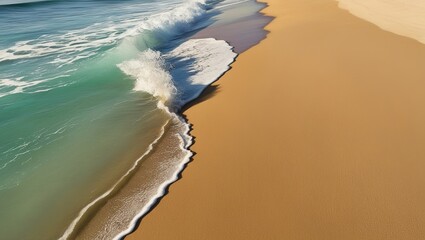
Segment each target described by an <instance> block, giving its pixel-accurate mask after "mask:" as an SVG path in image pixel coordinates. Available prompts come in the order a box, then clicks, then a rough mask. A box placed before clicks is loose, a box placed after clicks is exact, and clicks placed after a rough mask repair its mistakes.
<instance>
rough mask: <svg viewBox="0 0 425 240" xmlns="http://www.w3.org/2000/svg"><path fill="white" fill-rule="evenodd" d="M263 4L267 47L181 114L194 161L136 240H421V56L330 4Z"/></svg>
mask: <svg viewBox="0 0 425 240" xmlns="http://www.w3.org/2000/svg"><path fill="white" fill-rule="evenodd" d="M269 2H270V7H269V8H268V9H269V10H271V12H272V13H275V14H276V16H277V17H278V18H277V19H278V20H276V21H274V22H273V23H272V24H270V25H269V26H268V27H267V29H268V30H271V34H270V35H269V37H268V39H267V41H266V42H264V44H259V45H258V46H257V47H256V48H253V49H251V50H250V51H247V52H246V53H245V54H241V55H240V56H239V58H238V60H237V62H236V63H235V64H234V65H233V67H234V68H233V69H232V71H229V72H228V73H227V74H226V75H225V76H224V77H223V78H222V79H220V80H221V81H218V82H217V83H218V84H220V86H221V90H222V92H221V93H220V94H219V95H217V96H216V97H214V98H211V99H210V101H207V102H205V103H203V104H199V105H196V106H194V107H193V108H190V109H188V110H187V111H186V112H185V114H186V115H187V117H188V119H189V120H190V121H191V123H192V124H193V130H192V132H191V133H192V135H194V136H196V139H197V142H196V144H194V145H193V146H192V147H191V149H192V150H193V151H195V152H196V153H197V155H196V157H195V158H196V160H195V161H193V163H192V164H191V165H190V168H188V169H186V170H185V171H184V172H183V175H184V177H183V181H179V182H177V183H176V184H173V185H172V188H171V189H170V191H171V192H172V194H169V195H168V197H167V198H164V199H163V202H162V203H161V204H160V205H158V206H157V207H156V208H155V209H154V210H153V211H152V212H151V213H150V214H149V215H147V217H146V218H145V219H144V221H143V223H142V226H141V228H139V230H138V231H136V232H135V233H133V234H132V235H130V236H128V239H129V240H134V239H144V240H146V239H155V240H161V239H187V240H191V239H203V240H207V239H244V240H248V239H281V238H282V236H285V237H287V238H288V239H323V240H325V239H326V240H331V239H332V240H334V239H335V240H339V239H394V240H395V239H409V240H410V239H412V240H414V239H419V238H420V237H421V236H424V235H425V232H424V231H425V228H424V227H423V226H425V217H424V216H425V215H424V214H423V213H424V212H425V205H424V202H425V199H424V194H423V189H425V185H424V184H425V179H424V176H423V168H424V162H423V159H424V157H425V150H424V149H423V147H422V146H423V144H422V143H423V141H424V139H425V127H424V125H423V122H425V114H424V113H423V111H422V109H424V107H425V96H424V94H423V89H425V83H424V81H423V79H424V77H425V70H424V69H423V68H422V67H421V66H420V64H417V63H418V62H419V63H420V62H424V61H425V47H424V46H423V45H422V44H420V43H418V42H417V41H414V40H411V39H406V38H405V37H400V36H397V35H394V34H392V33H389V32H385V31H382V30H381V29H379V28H378V27H376V26H375V25H373V24H370V23H368V22H366V21H364V20H361V19H358V18H356V17H354V16H352V15H351V14H349V13H348V12H346V11H342V10H340V9H339V8H338V7H337V3H336V2H335V1H333V0H320V1H297V0H285V1H279V0H269ZM384 43H385V44H384ZM270 59H271V60H270ZM230 79H232V80H233V81H229V80H230ZM223 80H226V81H223ZM215 86H217V84H215ZM270 105H271V106H270ZM207 114H208V115H207ZM214 128H215V129H214ZM216 129H220V130H221V131H217V130H216ZM258 129H261V131H258ZM200 160H202V161H200Z"/></svg>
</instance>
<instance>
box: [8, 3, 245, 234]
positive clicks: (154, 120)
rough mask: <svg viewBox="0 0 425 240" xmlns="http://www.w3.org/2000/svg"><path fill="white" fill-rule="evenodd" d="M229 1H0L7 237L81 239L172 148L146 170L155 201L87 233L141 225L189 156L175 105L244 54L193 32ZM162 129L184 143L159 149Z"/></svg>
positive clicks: (183, 125)
mask: <svg viewBox="0 0 425 240" xmlns="http://www.w3.org/2000/svg"><path fill="white" fill-rule="evenodd" d="M242 2H243V3H244V4H246V2H247V1H242ZM229 3H231V4H230V5H231V6H232V7H235V5H233V3H238V1H235V0H227V1H202V0H161V1H156V0H104V1H99V0H73V1H64V0H63V1H60V0H56V1H55V0H53V1H38V2H35V1H31V2H30V1H12V0H3V1H1V0H0V239H12V240H13V239H20V240H24V239H42V240H44V239H58V238H62V239H67V238H75V237H76V236H77V233H78V232H79V231H81V229H82V228H84V226H85V225H86V223H88V222H90V219H91V218H93V216H94V215H96V211H97V210H98V209H100V208H101V206H102V205H104V204H105V202H106V201H108V199H109V198H110V197H112V195H113V194H114V192H116V191H118V190H119V189H120V188H121V187H123V186H124V185H125V182H126V181H127V179H128V178H130V177H131V176H132V174H133V172H134V171H136V170H137V169H138V168H140V166H139V165H140V162H143V161H145V160H144V158H145V157H146V156H148V155H149V154H150V152H151V151H152V150H153V149H156V150H155V151H156V152H158V151H159V152H161V151H162V148H164V151H165V150H166V151H167V153H168V154H169V156H168V155H166V154H164V155H163V157H162V158H163V159H161V158H160V160H157V163H158V164H157V166H156V168H155V169H154V168H153V167H152V166H147V167H145V168H152V169H148V170H149V171H148V170H146V169H145V170H146V171H148V172H151V173H153V175H152V176H150V177H149V180H147V182H146V183H141V184H145V185H146V186H149V187H150V189H149V191H148V190H146V192H143V195H144V196H146V199H147V200H146V201H145V202H140V204H139V205H137V206H133V208H134V209H133V211H128V212H126V214H124V215H123V216H122V219H118V220H116V221H119V222H122V226H116V227H112V228H116V229H113V230H108V231H107V232H106V230H105V232H104V233H101V234H100V233H99V234H100V235H90V236H91V237H90V238H91V239H95V238H99V239H100V238H108V239H110V238H113V237H115V236H117V235H118V234H119V233H121V232H123V231H127V230H128V228H129V226H131V225H132V224H134V218H135V217H136V215H140V214H141V213H143V211H144V210H143V209H145V210H146V206H148V204H151V201H152V199H153V198H156V197H158V196H159V195H158V191H159V192H161V191H160V190H161V189H160V188H163V187H164V186H163V185H164V183H170V182H172V181H173V179H174V178H175V176H176V174H177V173H178V171H181V166H182V164H184V163H185V162H187V161H188V159H189V158H190V156H191V153H190V152H189V151H188V150H187V148H188V146H189V145H190V143H191V137H190V136H189V135H188V129H189V127H188V124H187V123H186V122H185V120H184V119H182V118H181V117H179V116H178V115H177V114H175V112H176V111H178V109H179V108H180V107H181V106H183V105H184V104H185V103H187V102H188V101H190V100H192V99H193V98H195V97H197V96H198V95H199V94H200V93H201V92H202V90H203V89H204V88H205V86H207V85H208V84H210V83H211V82H212V81H214V80H215V79H216V78H218V77H219V76H220V75H221V74H222V73H223V72H225V71H226V70H228V65H229V64H230V63H231V62H232V61H233V59H234V58H235V56H236V55H235V54H234V53H233V52H232V50H231V49H232V47H231V46H229V45H228V44H227V43H226V42H224V41H218V40H215V39H200V40H196V41H195V40H192V39H190V36H192V35H193V34H194V33H196V32H197V31H198V30H201V29H203V28H205V27H207V26H209V25H211V24H214V23H215V22H216V21H218V20H217V19H218V18H217V16H219V15H220V14H221V12H222V11H224V10H223V9H225V6H227V5H229ZM230 5H229V6H230ZM236 6H237V5H236ZM167 134H168V135H167ZM165 136H174V138H175V139H174V140H169V143H168V147H163V145H161V146H159V145H158V144H157V143H158V141H163V142H164V141H165V140H161V139H163V138H165ZM170 139H172V138H170ZM172 143H175V144H174V145H175V146H173V144H172ZM161 147H162V148H161ZM170 154H171V155H170ZM166 156H167V157H166ZM170 156H173V157H170ZM170 159H172V161H171V160H170ZM162 160H164V161H168V162H167V163H165V162H164V163H162V162H161V163H160V162H158V161H162ZM145 165H146V164H145ZM156 169H160V170H158V171H157V170H156ZM164 169H165V170H164ZM174 180H175V179H174ZM150 181H152V182H150ZM143 191H145V190H143ZM125 207H126V205H124V206H123V208H125ZM110 226H112V225H110ZM24 229H25V230H24ZM99 236H102V237H99ZM83 239H84V238H83Z"/></svg>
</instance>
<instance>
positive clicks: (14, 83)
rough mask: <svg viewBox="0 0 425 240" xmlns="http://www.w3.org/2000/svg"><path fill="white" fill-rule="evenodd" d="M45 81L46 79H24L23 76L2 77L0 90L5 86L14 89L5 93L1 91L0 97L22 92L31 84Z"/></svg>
mask: <svg viewBox="0 0 425 240" xmlns="http://www.w3.org/2000/svg"><path fill="white" fill-rule="evenodd" d="M42 82H45V81H44V80H37V81H22V78H17V79H0V90H2V89H4V88H8V89H9V88H13V89H12V90H8V91H7V92H5V93H0V97H5V96H8V95H11V94H16V93H22V92H24V90H25V89H26V88H29V87H31V86H35V85H37V84H40V83H42Z"/></svg>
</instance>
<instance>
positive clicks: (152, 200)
mask: <svg viewBox="0 0 425 240" xmlns="http://www.w3.org/2000/svg"><path fill="white" fill-rule="evenodd" d="M257 3H258V2H257ZM259 4H260V3H259ZM261 4H262V6H263V8H261V9H260V10H259V11H258V12H257V13H256V14H259V15H258V16H262V17H264V15H263V14H262V13H261V11H262V10H263V9H265V8H266V7H268V5H267V4H264V3H261ZM267 18H268V19H269V21H268V22H267V24H268V23H269V22H270V21H271V20H272V18H271V17H267ZM264 22H265V20H264V19H261V24H260V25H258V26H260V27H261V30H263V32H261V31H260V32H257V35H256V36H252V38H253V39H254V38H255V40H254V41H252V43H251V45H250V46H249V48H252V47H254V46H256V45H257V44H259V43H260V42H261V41H262V40H263V39H265V38H266V35H267V34H268V32H267V31H265V30H264V29H263V28H264V27H265V26H266V25H267V24H264ZM222 29H224V30H225V26H222V27H216V28H215V29H213V30H212V31H210V29H209V27H207V28H206V29H204V30H201V31H200V33H201V34H202V33H203V32H205V35H204V36H201V35H198V34H196V35H194V36H193V37H192V38H190V39H189V40H191V39H192V40H194V39H197V38H198V37H199V36H201V37H206V36H210V37H211V36H216V35H215V34H214V33H217V32H220V30H222ZM259 33H260V34H262V35H260V34H259ZM259 36H260V37H259ZM223 38H225V36H223ZM234 39H235V38H234V37H233V38H232V40H233V41H232V43H233V45H235V44H238V43H237V42H235V41H234ZM223 40H224V41H226V43H227V44H229V41H227V39H223ZM245 44H246V43H245ZM229 45H230V44H229ZM233 47H234V46H232V49H234V48H233ZM243 49H244V51H245V50H247V49H248V48H247V47H246V46H244V48H243ZM234 54H235V55H234V57H233V59H232V61H231V62H230V63H229V64H228V65H227V69H226V70H224V71H222V72H221V73H220V75H219V76H217V77H215V78H214V79H211V80H210V81H209V83H208V84H207V85H205V86H204V88H203V89H201V90H200V91H199V92H198V93H197V94H196V95H194V96H193V97H192V99H190V100H189V101H187V102H186V103H185V104H184V105H183V106H182V107H181V108H180V110H178V111H177V112H176V113H173V112H168V113H169V114H170V116H171V120H170V121H169V122H167V124H166V125H164V126H163V129H162V131H161V134H160V135H159V136H158V138H157V139H156V140H155V141H154V142H153V143H152V144H151V145H150V146H149V151H148V152H146V153H145V154H144V155H143V156H141V157H140V158H139V159H138V160H137V161H136V162H135V164H134V165H133V167H132V168H131V169H130V170H129V171H128V172H127V173H126V175H124V176H123V177H122V178H120V179H119V181H118V182H117V183H116V184H115V185H114V186H113V187H112V188H111V189H110V190H109V191H108V192H106V193H104V194H103V195H102V196H100V197H98V198H97V199H96V200H95V201H93V202H92V203H90V204H89V205H88V206H86V207H85V208H84V209H82V210H81V211H80V214H79V216H78V217H77V218H76V219H75V220H74V221H73V223H72V224H71V226H70V227H69V228H68V229H67V231H66V232H65V233H64V235H63V236H62V237H61V238H60V239H68V238H72V239H73V238H76V239H87V238H89V239H101V238H102V237H101V236H100V235H101V234H100V233H99V229H102V228H103V229H108V228H115V227H117V226H119V225H120V224H122V222H121V221H120V218H117V219H112V220H110V218H111V216H117V215H120V212H119V209H122V208H123V207H124V208H125V207H128V208H131V206H130V205H131V204H133V207H134V206H136V207H137V205H138V204H137V203H138V201H139V202H140V201H144V202H146V201H147V202H148V203H147V204H144V206H143V208H142V209H139V210H138V212H137V213H136V214H135V215H133V217H132V219H131V220H130V219H128V220H129V222H130V224H129V225H128V226H126V227H125V230H124V231H121V232H120V233H119V234H118V235H116V236H115V238H114V239H124V238H125V237H126V236H127V235H129V234H130V233H132V232H133V231H135V230H136V229H137V228H138V227H139V225H140V223H141V221H142V220H143V218H144V217H145V216H146V215H147V214H149V212H150V211H152V210H153V209H154V207H155V206H156V205H157V204H159V202H160V201H161V199H162V198H163V197H165V196H166V195H167V193H168V189H169V188H170V186H171V185H172V184H173V183H174V182H176V181H178V180H180V179H181V178H182V172H183V171H184V170H185V168H186V167H187V165H188V164H189V163H190V162H191V161H192V160H193V156H194V155H195V154H196V153H195V152H193V151H191V149H190V148H191V146H192V145H193V144H194V137H193V136H192V135H190V132H191V130H192V129H193V126H192V125H191V124H190V123H189V121H188V119H187V117H186V116H185V115H184V112H185V111H186V110H187V109H188V108H190V107H191V106H193V105H195V104H197V103H199V102H200V101H202V98H203V97H204V96H205V95H206V94H208V93H207V92H209V90H208V89H209V88H210V87H211V85H212V84H213V83H214V82H216V81H218V80H219V79H220V78H221V77H222V76H223V75H224V74H225V73H226V72H227V71H229V70H230V69H231V65H232V64H233V62H235V61H236V58H237V56H238V55H237V54H236V53H234ZM166 111H168V110H166ZM176 145H179V146H178V147H179V148H180V149H181V150H182V152H181V154H182V155H181V156H179V158H180V159H181V160H180V163H179V165H178V167H177V169H175V170H174V171H173V173H172V174H171V177H169V178H167V179H162V181H161V180H160V181H161V182H162V183H161V185H160V187H159V188H158V189H157V191H156V192H155V194H153V195H151V196H150V197H148V196H142V197H144V198H143V199H141V197H140V196H138V197H137V198H136V197H135V196H136V195H137V194H135V191H136V192H143V191H146V189H143V190H141V188H143V187H146V186H141V185H143V182H147V180H146V179H147V178H148V176H149V174H152V172H148V170H149V169H153V168H155V167H156V168H158V169H161V168H162V167H163V166H162V165H164V166H166V165H167V160H168V161H170V159H171V160H172V159H175V158H176V156H174V153H173V152H172V151H171V152H168V153H167V151H165V152H164V151H160V150H161V149H175V148H176V147H177V146H176ZM164 154H165V155H167V154H170V155H168V156H164ZM148 185H149V184H148ZM98 202H100V203H98ZM95 204H99V205H101V206H97V207H93V205H95ZM139 206H140V205H139ZM92 207H93V209H90V208H92ZM114 211H115V212H114ZM83 215H89V216H83ZM120 217H123V216H120ZM84 218H85V219H84ZM112 218H113V217H112ZM121 228H124V226H121ZM103 229H102V230H103ZM111 231H112V230H111ZM99 234H100V235H99Z"/></svg>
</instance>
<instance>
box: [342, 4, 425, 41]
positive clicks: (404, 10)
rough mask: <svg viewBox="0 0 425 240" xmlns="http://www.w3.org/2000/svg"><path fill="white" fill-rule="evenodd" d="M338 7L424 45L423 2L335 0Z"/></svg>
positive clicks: (424, 10) (424, 5) (424, 20)
mask: <svg viewBox="0 0 425 240" xmlns="http://www.w3.org/2000/svg"><path fill="white" fill-rule="evenodd" d="M337 1H338V2H339V7H340V8H343V9H346V10H348V11H349V12H350V13H352V14H353V15H355V16H357V17H359V18H362V19H365V20H367V21H369V22H372V23H374V24H376V25H377V26H379V27H380V28H382V29H384V30H387V31H390V32H393V33H396V34H399V35H402V36H406V37H410V38H413V39H416V40H418V41H420V42H422V43H425V1H423V0H367V1H365V0H337Z"/></svg>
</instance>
